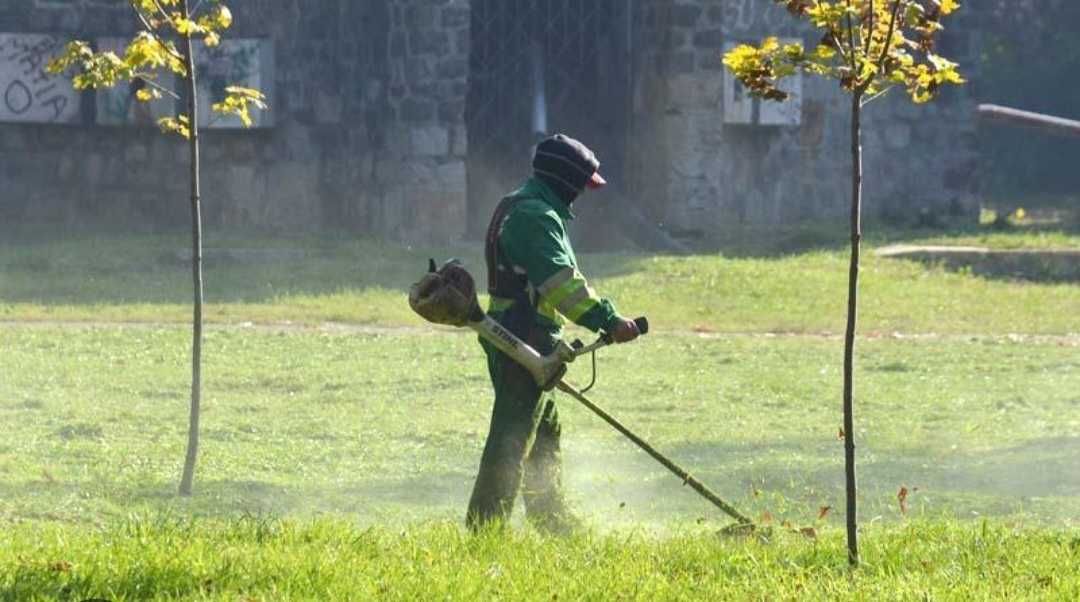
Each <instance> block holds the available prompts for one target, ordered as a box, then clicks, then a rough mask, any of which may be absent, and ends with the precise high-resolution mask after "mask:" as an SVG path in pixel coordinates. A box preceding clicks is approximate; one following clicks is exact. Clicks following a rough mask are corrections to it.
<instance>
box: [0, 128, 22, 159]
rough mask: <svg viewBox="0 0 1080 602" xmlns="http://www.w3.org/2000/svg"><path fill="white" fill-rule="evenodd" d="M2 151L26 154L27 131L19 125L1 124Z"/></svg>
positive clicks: (0, 143) (0, 147) (0, 148)
mask: <svg viewBox="0 0 1080 602" xmlns="http://www.w3.org/2000/svg"><path fill="white" fill-rule="evenodd" d="M0 150H2V151H15V152H26V150H27V146H26V130H25V129H23V128H22V127H20V126H17V125H8V124H0Z"/></svg>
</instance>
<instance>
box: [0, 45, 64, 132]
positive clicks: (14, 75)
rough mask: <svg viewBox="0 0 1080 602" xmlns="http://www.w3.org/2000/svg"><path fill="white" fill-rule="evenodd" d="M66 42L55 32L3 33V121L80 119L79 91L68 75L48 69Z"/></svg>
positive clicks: (0, 56)
mask: <svg viewBox="0 0 1080 602" xmlns="http://www.w3.org/2000/svg"><path fill="white" fill-rule="evenodd" d="M66 44H67V40H66V39H63V38H59V37H57V36H52V35H44V34H12V33H0V121H21V122H35V123H71V122H74V121H78V120H79V118H80V116H81V110H80V98H81V96H80V93H79V92H78V91H76V90H75V89H74V88H72V86H71V82H70V81H69V80H68V79H67V78H66V77H63V76H58V75H50V74H48V73H46V72H45V68H46V66H47V65H48V63H49V61H50V60H52V58H53V57H55V56H57V55H58V54H60V53H61V52H63V50H64V46H65V45H66Z"/></svg>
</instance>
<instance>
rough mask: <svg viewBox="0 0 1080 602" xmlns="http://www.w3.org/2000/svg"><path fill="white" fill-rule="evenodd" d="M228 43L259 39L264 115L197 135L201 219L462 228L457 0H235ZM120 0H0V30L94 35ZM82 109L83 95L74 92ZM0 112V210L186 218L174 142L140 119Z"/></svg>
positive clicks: (101, 33) (115, 30)
mask: <svg viewBox="0 0 1080 602" xmlns="http://www.w3.org/2000/svg"><path fill="white" fill-rule="evenodd" d="M231 8H232V9H233V13H234V16H235V21H234V23H235V25H234V28H233V29H232V30H231V31H230V32H228V36H227V37H228V38H229V39H268V40H270V41H271V42H272V45H273V49H274V52H273V63H274V64H273V68H272V71H271V72H272V74H273V82H272V84H273V85H272V86H266V87H268V88H272V92H271V97H270V104H271V116H272V125H271V126H269V127H265V128H258V129H253V130H234V129H209V130H207V131H206V133H205V134H204V137H203V140H204V148H203V157H204V185H203V190H204V201H205V216H206V220H207V223H208V224H210V225H222V226H233V225H240V226H256V227H261V228H268V229H273V230H279V231H294V230H311V229H313V228H318V227H321V226H333V227H338V228H341V227H344V228H347V229H350V230H354V231H358V232H369V233H373V234H376V235H383V236H386V237H389V238H393V239H398V240H406V241H428V240H432V241H434V240H450V239H453V238H455V237H458V236H460V235H461V233H462V232H463V231H464V220H465V198H466V196H465V163H464V157H465V154H466V151H467V143H466V135H465V129H464V101H465V86H466V83H465V82H466V77H467V73H466V69H467V67H466V65H467V57H468V35H469V8H468V2H467V1H466V0H388V1H385V2H357V1H355V0H320V1H319V2H306V1H303V0H245V1H244V2H235V3H232V6H231ZM134 28H135V23H134V20H133V18H132V17H131V15H130V13H129V9H128V8H127V3H126V0H0V32H19V33H36V32H47V33H51V34H55V35H56V36H57V37H63V38H67V37H71V38H80V39H88V40H94V39H97V38H101V37H109V36H127V35H130V34H131V33H132V32H133V31H134ZM83 100H84V104H86V105H88V106H89V107H91V108H92V107H93V104H94V99H93V98H92V95H89V94H88V95H84V96H83ZM83 114H84V118H83V119H82V120H81V122H80V123H77V124H75V125H56V124H39V123H34V124H18V123H0V162H2V164H3V168H2V170H0V184H2V185H3V187H4V188H5V190H6V191H7V193H6V194H5V195H4V200H3V201H2V202H0V216H2V217H3V218H4V219H5V220H53V221H65V220H66V221H83V220H108V221H112V222H117V223H122V224H132V225H151V226H160V227H174V226H178V225H183V224H185V223H186V220H187V203H186V200H185V199H186V195H185V190H186V177H185V174H186V169H185V166H186V161H185V156H186V155H185V151H184V147H183V144H182V142H181V141H179V140H176V139H171V138H169V137H165V136H162V135H160V134H158V133H157V132H156V131H155V130H154V129H153V128H149V127H143V128H139V127H130V126H128V127H103V126H100V125H96V120H95V119H94V115H93V111H92V110H88V109H87V110H84V111H83Z"/></svg>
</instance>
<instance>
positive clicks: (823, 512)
mask: <svg viewBox="0 0 1080 602" xmlns="http://www.w3.org/2000/svg"><path fill="white" fill-rule="evenodd" d="M831 510H832V506H822V507H821V508H819V509H818V513H817V518H818V520H825V517H826V516H828V515H829V511H831Z"/></svg>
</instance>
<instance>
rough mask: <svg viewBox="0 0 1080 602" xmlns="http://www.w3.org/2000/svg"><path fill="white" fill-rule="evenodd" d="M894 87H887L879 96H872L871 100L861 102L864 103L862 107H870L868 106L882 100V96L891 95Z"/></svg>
mask: <svg viewBox="0 0 1080 602" xmlns="http://www.w3.org/2000/svg"><path fill="white" fill-rule="evenodd" d="M894 87H895V86H888V87H886V88H885V89H884V90H882V91H881V92H878V93H877V94H875V95H873V96H871V97H870V98H867V99H866V100H863V101H861V102H862V106H864V107H865V106H866V105H868V104H870V103H872V102H874V101H875V100H877V99H879V98H881V97H882V96H885V95H886V94H888V93H889V90H892V89H893V88H894Z"/></svg>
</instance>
